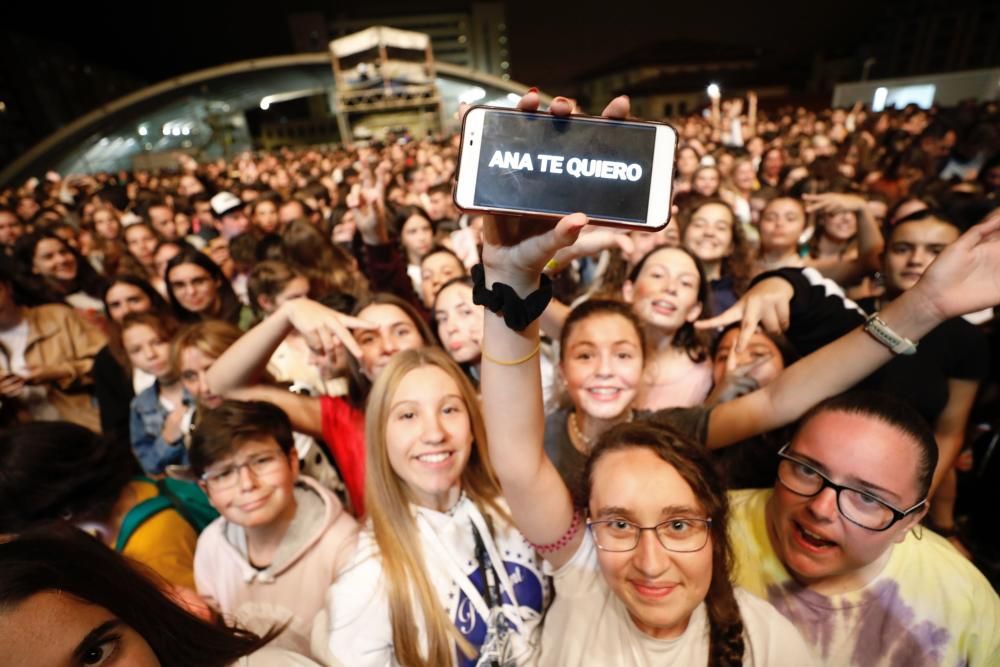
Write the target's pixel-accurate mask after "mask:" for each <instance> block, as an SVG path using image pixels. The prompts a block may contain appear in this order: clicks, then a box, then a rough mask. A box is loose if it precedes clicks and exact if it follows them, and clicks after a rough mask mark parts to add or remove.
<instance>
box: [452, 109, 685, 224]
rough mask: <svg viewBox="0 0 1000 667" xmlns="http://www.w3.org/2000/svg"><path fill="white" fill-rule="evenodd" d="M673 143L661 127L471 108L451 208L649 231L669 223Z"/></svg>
mask: <svg viewBox="0 0 1000 667" xmlns="http://www.w3.org/2000/svg"><path fill="white" fill-rule="evenodd" d="M529 96H537V95H536V94H535V93H529V95H528V96H526V98H527V97H529ZM556 99H557V100H562V99H565V98H556ZM618 99H620V100H624V101H625V102H624V103H625V104H626V105H627V100H626V98H618ZM522 101H523V100H522ZM535 104H536V105H537V102H536V103H535ZM556 106H557V105H556V102H555V101H554V102H553V107H556ZM565 106H566V107H570V106H571V105H570V103H569V101H568V100H567V101H566V105H565ZM676 143H677V133H676V131H675V130H674V129H673V128H672V127H670V126H669V125H666V124H665V123H650V122H642V121H627V120H624V118H616V117H614V118H613V117H607V116H606V117H603V118H595V117H591V116H571V115H569V113H566V114H560V113H537V112H529V111H527V110H526V109H524V107H523V105H522V106H519V110H517V111H514V110H510V109H502V108H497V107H485V106H478V107H473V108H472V109H470V110H469V112H468V113H467V114H466V116H465V119H464V121H463V124H462V145H461V149H460V154H459V170H458V183H457V186H456V189H455V203H456V204H457V205H458V207H459V208H461V209H463V210H466V211H483V212H487V213H498V214H510V215H516V216H528V217H538V218H547V219H549V220H557V219H559V218H561V217H563V216H565V215H568V214H570V213H573V212H576V211H579V212H582V213H584V214H585V215H587V217H588V218H589V219H590V221H591V222H595V223H597V224H602V223H603V224H608V225H614V226H624V227H629V228H633V229H642V230H646V231H653V230H656V229H660V228H662V227H663V226H665V225H666V224H667V222H668V221H669V218H670V197H671V178H672V173H673V162H674V150H675V147H676Z"/></svg>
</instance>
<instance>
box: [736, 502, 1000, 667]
mask: <svg viewBox="0 0 1000 667" xmlns="http://www.w3.org/2000/svg"><path fill="white" fill-rule="evenodd" d="M772 494H773V491H772V490H771V489H763V490H747V491H734V492H731V493H730V494H729V498H730V503H731V510H732V514H731V516H730V519H729V535H730V539H731V540H732V543H733V552H734V553H733V555H734V559H735V562H736V571H735V573H734V576H735V578H736V582H735V583H736V585H738V586H741V587H743V588H745V589H746V590H748V591H750V592H751V593H753V594H754V595H757V596H760V597H762V598H764V599H765V600H767V601H769V602H770V603H771V604H773V605H774V606H775V607H777V609H778V611H780V612H781V613H782V614H784V615H785V617H787V618H788V619H789V620H790V621H791V622H792V623H794V624H795V626H796V627H797V628H798V629H799V632H801V633H802V636H803V637H804V638H805V640H806V643H807V644H809V646H810V648H811V649H812V652H813V654H814V655H815V657H816V658H817V660H818V661H819V664H822V665H829V666H830V667H834V666H836V667H854V666H857V667H890V666H895V665H906V667H932V666H933V667H937V666H938V665H944V666H947V667H951V666H953V665H969V666H970V667H977V666H980V665H981V666H982V667H987V666H990V665H1000V598H998V597H997V594H996V593H995V592H994V591H993V587H992V586H991V585H990V583H989V581H987V579H986V577H984V576H983V575H982V574H981V573H980V572H979V570H977V569H976V568H975V567H974V566H973V565H972V563H970V562H969V561H968V560H966V559H965V558H963V557H962V556H961V555H960V554H959V553H958V551H956V550H955V548H954V547H952V546H951V544H949V543H948V541H947V540H944V539H942V538H941V537H939V536H937V535H935V534H934V533H931V532H930V531H927V530H924V531H923V535H922V536H921V538H920V539H918V538H917V537H916V536H915V535H914V533H913V531H910V533H908V534H907V536H906V538H905V539H904V540H903V541H902V542H900V543H899V544H895V545H893V546H892V554H891V556H890V557H889V561H888V562H887V563H886V565H885V568H884V569H883V570H882V572H881V573H880V574H879V575H878V576H877V577H875V579H873V580H872V581H871V582H869V583H868V584H867V585H866V586H864V587H863V588H861V589H859V590H856V591H850V592H848V593H844V594H841V595H834V596H826V595H821V594H819V593H816V592H815V591H812V590H810V589H808V588H804V587H802V586H801V585H799V584H798V583H796V582H795V580H794V579H792V577H791V575H789V573H788V571H787V570H786V569H785V566H784V565H783V564H782V563H781V561H780V560H778V557H777V555H776V554H775V552H774V548H773V547H772V546H771V540H770V538H769V537H768V534H767V526H766V519H765V508H766V506H767V502H768V500H769V499H770V498H771V495H772ZM918 532H919V529H918Z"/></svg>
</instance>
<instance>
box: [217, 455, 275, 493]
mask: <svg viewBox="0 0 1000 667" xmlns="http://www.w3.org/2000/svg"><path fill="white" fill-rule="evenodd" d="M284 458H285V457H284V454H283V453H282V452H281V451H279V450H277V449H276V450H273V451H270V452H262V453H260V454H255V455H254V456H251V457H250V458H248V459H247V460H246V461H244V462H243V463H234V464H232V465H230V466H226V467H225V468H223V469H222V470H218V471H215V472H206V473H205V474H203V475H202V476H201V479H202V481H203V482H205V485H206V486H207V487H208V489H209V491H228V490H229V489H231V488H233V487H235V486H236V485H237V484H238V483H239V481H240V470H241V469H242V468H247V469H248V470H249V471H250V472H252V473H253V476H254V477H263V476H264V475H269V474H271V473H273V472H275V471H276V470H278V468H280V467H281V465H282V464H283V463H284Z"/></svg>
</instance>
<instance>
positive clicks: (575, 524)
mask: <svg viewBox="0 0 1000 667" xmlns="http://www.w3.org/2000/svg"><path fill="white" fill-rule="evenodd" d="M582 523H583V510H580V509H577V510H576V511H575V512H573V521H572V522H571V523H570V524H569V528H567V529H566V532H565V533H563V536H562V537H560V538H559V539H558V540H556V541H555V542H553V543H552V544H534V543H532V542H528V544H530V545H531V547H532V548H533V549H534V550H535V551H537V552H538V553H540V554H550V553H553V552H555V551H559V550H560V549H562V548H563V547H565V546H566V545H567V544H569V543H570V542H572V541H573V538H574V537H576V534H577V533H578V532H580V525H581V524H582Z"/></svg>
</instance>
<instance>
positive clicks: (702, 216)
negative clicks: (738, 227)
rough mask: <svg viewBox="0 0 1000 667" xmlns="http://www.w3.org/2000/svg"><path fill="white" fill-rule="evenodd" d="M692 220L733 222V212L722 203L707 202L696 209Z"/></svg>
mask: <svg viewBox="0 0 1000 667" xmlns="http://www.w3.org/2000/svg"><path fill="white" fill-rule="evenodd" d="M691 219H692V220H710V221H712V222H715V221H718V220H721V221H723V222H732V221H733V214H732V212H731V211H730V210H729V208H728V207H726V206H723V205H722V204H705V205H703V206H700V207H698V208H697V209H695V212H694V214H693V215H692V216H691Z"/></svg>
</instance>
